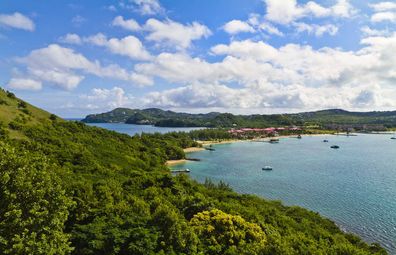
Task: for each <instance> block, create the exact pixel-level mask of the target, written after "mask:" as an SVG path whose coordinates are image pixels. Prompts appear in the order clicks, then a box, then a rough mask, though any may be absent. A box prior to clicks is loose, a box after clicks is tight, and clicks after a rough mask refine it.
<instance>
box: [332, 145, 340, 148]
mask: <svg viewBox="0 0 396 255" xmlns="http://www.w3.org/2000/svg"><path fill="white" fill-rule="evenodd" d="M330 148H332V149H339V148H340V146H338V145H332V146H330Z"/></svg>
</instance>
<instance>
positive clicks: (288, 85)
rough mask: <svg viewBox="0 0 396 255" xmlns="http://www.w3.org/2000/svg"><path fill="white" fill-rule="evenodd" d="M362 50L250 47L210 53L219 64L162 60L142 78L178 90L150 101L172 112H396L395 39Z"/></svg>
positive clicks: (140, 68)
mask: <svg viewBox="0 0 396 255" xmlns="http://www.w3.org/2000/svg"><path fill="white" fill-rule="evenodd" d="M361 44H362V47H361V49H359V50H356V51H344V50H342V49H332V48H326V47H325V48H321V49H313V48H312V47H310V46H302V45H298V44H286V45H284V46H281V47H279V48H277V47H273V46H271V45H269V44H268V43H265V42H262V41H258V42H254V41H251V40H244V41H233V42H231V43H230V44H219V45H216V46H214V47H212V48H211V53H212V54H215V55H218V56H223V57H224V58H223V59H222V60H220V61H216V62H208V61H206V60H204V59H201V58H197V57H195V58H193V57H191V56H189V55H187V54H184V53H162V54H160V55H158V56H157V57H155V58H154V59H153V61H151V62H150V63H142V64H138V65H136V66H135V71H136V72H137V73H140V74H143V75H145V76H148V77H156V78H160V79H163V80H166V81H168V82H172V83H176V84H179V85H180V87H178V88H173V89H168V90H165V91H158V92H152V93H150V94H148V95H147V97H146V98H145V100H146V101H145V102H146V104H148V105H154V106H160V107H170V108H183V109H186V108H205V107H207V108H223V109H229V108H232V109H235V108H240V109H247V110H248V111H251V110H252V109H255V110H256V111H260V109H264V108H271V109H275V108H276V109H280V108H282V109H303V110H307V109H318V108H334V107H341V108H349V109H354V108H362V107H367V108H370V109H373V108H376V109H384V108H386V107H388V108H390V107H396V102H395V100H394V99H393V98H392V97H391V95H393V94H394V93H395V92H396V89H395V88H394V86H393V84H394V82H395V80H396V62H395V61H396V60H395V59H396V58H394V56H393V54H392V52H396V34H392V35H390V36H371V37H366V38H364V39H362V41H361Z"/></svg>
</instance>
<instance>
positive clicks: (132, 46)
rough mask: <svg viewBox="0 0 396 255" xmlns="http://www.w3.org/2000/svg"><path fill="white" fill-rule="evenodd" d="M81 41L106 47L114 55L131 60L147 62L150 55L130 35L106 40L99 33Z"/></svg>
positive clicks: (137, 40)
mask: <svg viewBox="0 0 396 255" xmlns="http://www.w3.org/2000/svg"><path fill="white" fill-rule="evenodd" d="M83 40H84V41H85V42H89V43H92V44H94V45H97V46H102V47H106V48H107V49H109V50H110V52H112V53H114V54H118V55H122V56H127V57H129V58H131V59H136V60H149V59H150V58H151V55H150V53H149V52H148V51H147V50H146V49H145V47H144V45H143V44H142V42H141V41H140V40H139V39H138V38H137V37H135V36H132V35H130V36H127V37H124V38H121V39H118V38H110V39H107V37H106V36H105V35H103V34H101V33H99V34H96V35H94V36H90V37H85V38H84V39H83Z"/></svg>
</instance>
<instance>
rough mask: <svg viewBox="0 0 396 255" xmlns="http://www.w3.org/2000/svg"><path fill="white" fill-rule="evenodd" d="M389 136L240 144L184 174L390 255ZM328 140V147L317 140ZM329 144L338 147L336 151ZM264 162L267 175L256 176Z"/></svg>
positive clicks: (392, 178)
mask: <svg viewBox="0 0 396 255" xmlns="http://www.w3.org/2000/svg"><path fill="white" fill-rule="evenodd" d="M390 137H391V136H390V135H359V136H356V137H345V136H327V137H324V136H319V137H303V139H301V140H299V139H295V138H285V139H281V141H280V143H279V144H269V143H257V142H240V143H233V144H222V145H216V146H215V148H216V151H213V152H212V151H200V152H195V153H191V155H190V157H193V158H200V159H202V161H200V162H188V163H185V164H182V165H178V166H175V167H174V168H175V169H183V168H189V169H190V170H191V173H190V175H191V176H192V177H193V178H195V179H197V180H199V181H204V180H205V178H211V179H212V180H214V181H219V180H224V181H225V182H227V183H229V184H230V185H231V186H232V187H233V188H234V189H235V190H236V191H238V192H241V193H254V194H257V195H260V196H262V197H265V198H269V199H276V200H282V201H283V202H284V204H287V205H299V206H302V207H305V208H308V209H311V210H313V211H317V212H319V213H321V214H322V215H324V216H326V217H328V218H331V219H332V220H334V221H335V222H336V223H337V224H338V225H339V226H341V228H343V229H344V230H346V231H350V232H353V233H356V234H358V235H360V236H361V237H362V238H364V239H365V240H367V241H370V242H379V243H381V244H382V245H383V246H384V247H385V248H386V249H388V250H389V251H390V253H391V254H396V140H391V139H390ZM323 139H328V140H329V141H330V142H329V143H323V142H322V140H323ZM333 144H337V145H339V146H340V149H338V150H334V149H330V148H329V147H330V146H331V145H333ZM265 165H270V166H272V167H273V171H262V170H261V168H262V167H263V166H265Z"/></svg>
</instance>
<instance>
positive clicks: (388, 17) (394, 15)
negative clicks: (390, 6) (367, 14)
mask: <svg viewBox="0 0 396 255" xmlns="http://www.w3.org/2000/svg"><path fill="white" fill-rule="evenodd" d="M383 21H390V22H396V12H377V13H375V14H373V16H371V22H383Z"/></svg>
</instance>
